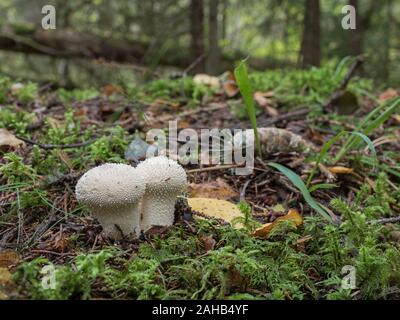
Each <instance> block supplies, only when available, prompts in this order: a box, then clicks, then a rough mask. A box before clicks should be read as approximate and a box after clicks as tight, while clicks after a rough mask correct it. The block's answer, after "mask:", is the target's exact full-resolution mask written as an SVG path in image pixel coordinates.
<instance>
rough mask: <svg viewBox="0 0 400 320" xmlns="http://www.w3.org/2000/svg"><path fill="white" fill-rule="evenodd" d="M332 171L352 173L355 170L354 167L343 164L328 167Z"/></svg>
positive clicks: (335, 172)
mask: <svg viewBox="0 0 400 320" xmlns="http://www.w3.org/2000/svg"><path fill="white" fill-rule="evenodd" d="M326 168H327V169H328V171H329V172H330V173H334V174H350V173H353V172H354V169H353V168H346V167H341V166H336V167H326Z"/></svg>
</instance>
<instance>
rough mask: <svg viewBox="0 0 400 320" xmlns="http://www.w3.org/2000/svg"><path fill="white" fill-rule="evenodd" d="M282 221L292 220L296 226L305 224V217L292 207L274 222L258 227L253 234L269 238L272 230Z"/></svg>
mask: <svg viewBox="0 0 400 320" xmlns="http://www.w3.org/2000/svg"><path fill="white" fill-rule="evenodd" d="M282 221H292V222H293V223H294V225H295V226H300V225H301V224H303V217H302V216H301V214H300V213H299V212H298V211H297V210H296V209H291V210H289V212H288V213H287V215H284V216H281V217H279V218H277V219H276V220H275V221H274V222H269V223H266V224H264V225H263V226H261V227H260V228H257V229H256V230H255V231H254V232H253V236H254V237H257V238H267V237H268V235H269V234H270V233H271V231H272V230H273V229H274V228H275V227H276V225H277V224H279V223H280V222H282Z"/></svg>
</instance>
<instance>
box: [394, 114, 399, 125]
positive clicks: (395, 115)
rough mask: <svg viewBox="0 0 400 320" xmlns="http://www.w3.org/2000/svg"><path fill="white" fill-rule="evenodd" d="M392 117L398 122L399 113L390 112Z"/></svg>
mask: <svg viewBox="0 0 400 320" xmlns="http://www.w3.org/2000/svg"><path fill="white" fill-rule="evenodd" d="M392 118H393V119H394V120H396V121H397V122H398V123H400V114H392Z"/></svg>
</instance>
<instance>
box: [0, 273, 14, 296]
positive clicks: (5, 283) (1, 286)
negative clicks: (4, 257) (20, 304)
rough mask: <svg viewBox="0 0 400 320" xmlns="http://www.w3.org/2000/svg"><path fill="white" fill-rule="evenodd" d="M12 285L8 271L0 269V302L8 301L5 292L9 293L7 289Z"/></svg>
mask: <svg viewBox="0 0 400 320" xmlns="http://www.w3.org/2000/svg"><path fill="white" fill-rule="evenodd" d="M12 284H13V281H12V275H11V273H10V271H8V269H7V268H1V267H0V300H5V299H8V294H7V293H6V291H9V290H8V287H10V286H11V285H12ZM6 289H7V290H6ZM4 290H6V291H4Z"/></svg>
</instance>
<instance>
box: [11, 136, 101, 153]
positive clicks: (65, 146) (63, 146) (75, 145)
mask: <svg viewBox="0 0 400 320" xmlns="http://www.w3.org/2000/svg"><path fill="white" fill-rule="evenodd" d="M15 137H16V138H17V139H19V140H22V141H24V142H26V143H29V144H33V145H36V146H38V147H39V148H42V149H44V150H50V149H71V148H80V147H86V146H88V145H90V144H92V143H93V142H95V141H96V139H91V140H88V141H85V142H80V143H72V144H60V145H58V144H43V143H40V142H38V141H35V140H31V139H28V138H25V137H21V136H15Z"/></svg>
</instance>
